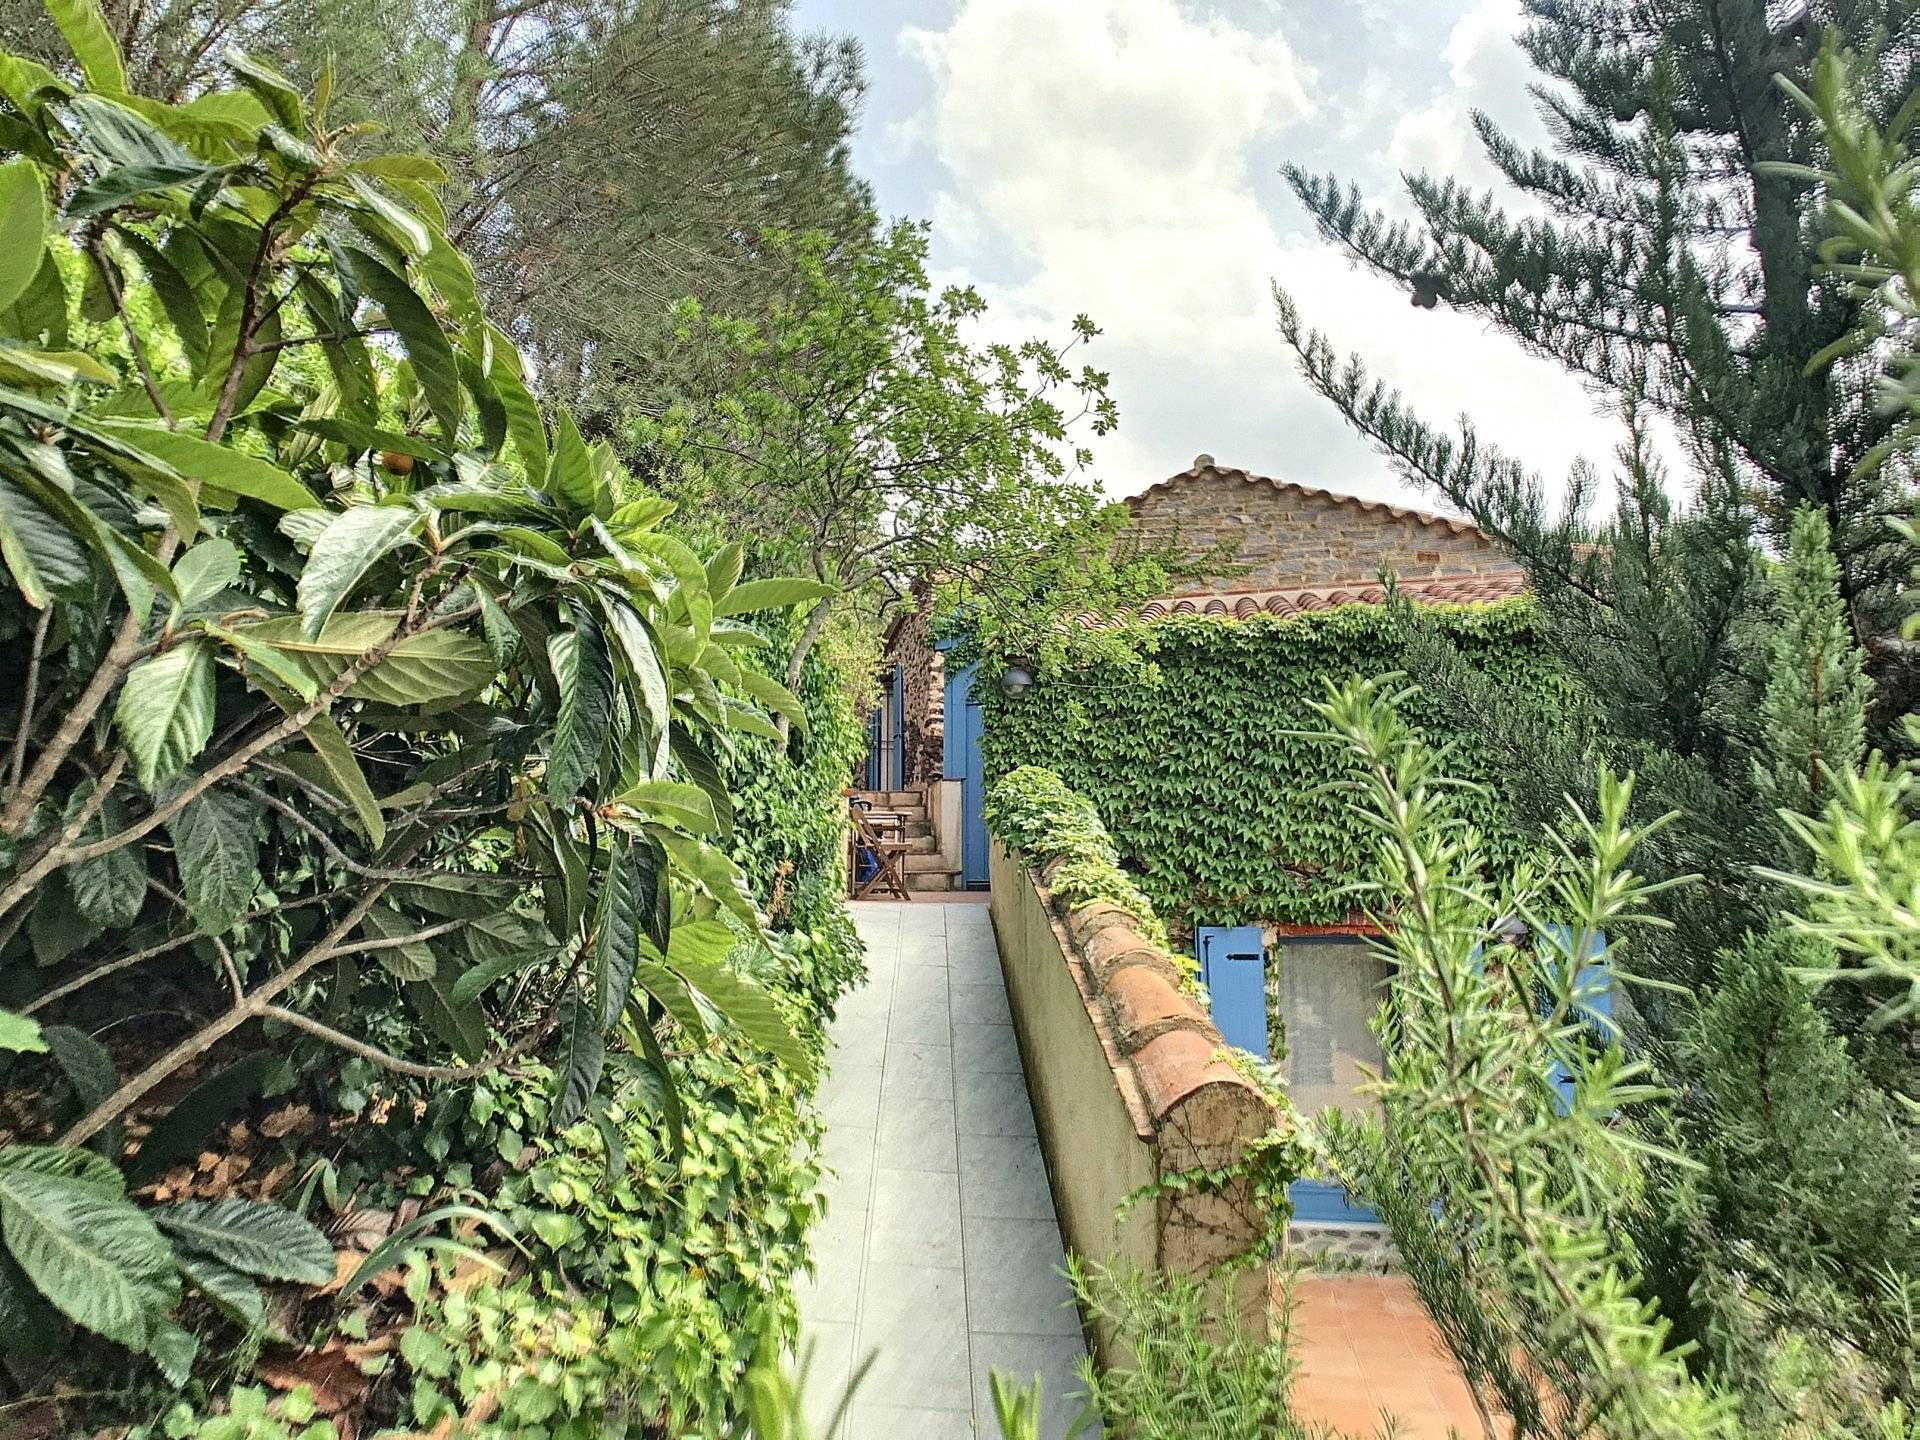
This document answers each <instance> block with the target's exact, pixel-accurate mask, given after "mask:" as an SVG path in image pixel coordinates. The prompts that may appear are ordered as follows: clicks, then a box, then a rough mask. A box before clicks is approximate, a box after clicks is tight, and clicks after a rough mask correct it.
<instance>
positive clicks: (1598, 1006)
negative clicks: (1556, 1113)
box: [1547, 925, 1613, 1112]
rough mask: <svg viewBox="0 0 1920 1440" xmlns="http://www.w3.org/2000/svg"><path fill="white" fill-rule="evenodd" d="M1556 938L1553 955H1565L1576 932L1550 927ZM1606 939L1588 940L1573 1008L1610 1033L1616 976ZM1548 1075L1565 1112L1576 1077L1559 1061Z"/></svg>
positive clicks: (1575, 983) (1599, 936) (1598, 936)
mask: <svg viewBox="0 0 1920 1440" xmlns="http://www.w3.org/2000/svg"><path fill="white" fill-rule="evenodd" d="M1547 928H1548V929H1549V930H1550V931H1551V932H1552V935H1553V939H1552V940H1551V941H1550V942H1548V943H1549V945H1550V947H1551V948H1550V954H1551V955H1565V954H1566V953H1567V952H1568V951H1569V950H1571V949H1572V948H1573V928H1572V927H1571V926H1568V925H1551V926H1548V927H1547ZM1606 955H1607V937H1606V936H1605V935H1604V934H1596V935H1590V936H1588V937H1587V953H1586V954H1585V955H1583V956H1581V957H1580V968H1579V969H1578V970H1577V971H1576V972H1575V973H1574V977H1573V994H1574V1007H1575V1008H1576V1009H1577V1010H1582V1011H1585V1012H1586V1014H1587V1015H1588V1016H1589V1017H1591V1018H1592V1019H1593V1020H1594V1021H1595V1022H1596V1028H1597V1029H1599V1030H1601V1031H1603V1032H1605V1033H1611V1031H1612V1028H1613V972H1612V970H1611V969H1610V968H1609V967H1608V965H1607V959H1606ZM1548 1075H1549V1076H1550V1078H1551V1079H1552V1080H1553V1088H1554V1089H1555V1090H1556V1091H1558V1092H1559V1095H1560V1108H1561V1110H1562V1112H1564V1111H1566V1110H1568V1109H1570V1108H1572V1105H1573V1076H1571V1075H1570V1074H1568V1073H1567V1067H1566V1066H1564V1065H1562V1064H1561V1063H1560V1062H1559V1061H1558V1060H1555V1061H1554V1062H1553V1065H1552V1068H1551V1069H1550V1070H1549V1071H1548Z"/></svg>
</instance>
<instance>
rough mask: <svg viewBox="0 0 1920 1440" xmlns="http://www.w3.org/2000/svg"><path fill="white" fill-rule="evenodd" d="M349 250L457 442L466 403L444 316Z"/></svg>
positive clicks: (445, 430) (450, 439)
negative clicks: (443, 326)
mask: <svg viewBox="0 0 1920 1440" xmlns="http://www.w3.org/2000/svg"><path fill="white" fill-rule="evenodd" d="M367 188H369V189H371V188H372V187H371V186H369V187H367ZM415 223H416V224H417V223H418V222H417V221H416V222H415ZM346 253H347V255H348V257H349V258H350V259H351V261H352V263H353V269H354V274H355V275H356V276H357V277H358V279H359V281H360V284H361V285H362V287H364V288H365V290H366V292H367V294H368V296H369V297H371V298H372V299H373V301H374V303H376V304H377V305H379V307H380V308H381V309H382V310H383V311H385V312H386V316H387V323H388V324H389V325H391V326H392V327H393V329H394V331H395V333H396V334H398V335H399V337H400V348H401V349H402V350H404V351H406V352H407V360H408V362H409V363H411V364H412V366H413V373H414V378H415V379H417V380H418V381H419V382H420V389H421V391H422V393H424V394H425V395H426V397H427V408H428V409H430V410H432V411H433V418H434V419H435V421H437V422H438V423H439V426H440V433H441V435H442V436H444V437H445V439H446V442H447V444H448V445H450V446H451V445H454V444H457V443H458V442H459V439H460V415H461V408H462V401H461V391H460V367H459V365H458V363H457V362H456V361H455V360H454V356H453V347H452V346H451V345H449V344H448V343H447V337H446V334H445V332H444V331H442V330H441V328H440V322H439V321H438V320H436V319H434V318H433V312H432V311H431V310H429V309H428V308H427V302H426V301H424V300H422V299H421V298H420V297H419V296H418V295H417V294H415V293H414V290H413V287H412V286H411V285H409V284H407V282H406V281H405V280H402V279H401V278H400V277H399V276H398V275H396V274H394V273H393V271H391V270H389V269H388V268H387V267H386V266H385V265H382V264H381V263H380V262H379V261H378V260H376V259H374V258H373V256H371V255H369V254H367V252H366V251H364V250H353V249H349V250H348V251H347V252H346Z"/></svg>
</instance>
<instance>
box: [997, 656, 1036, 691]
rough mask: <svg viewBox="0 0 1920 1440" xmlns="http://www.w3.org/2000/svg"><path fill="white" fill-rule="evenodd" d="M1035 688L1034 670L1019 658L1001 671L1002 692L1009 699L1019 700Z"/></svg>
mask: <svg viewBox="0 0 1920 1440" xmlns="http://www.w3.org/2000/svg"><path fill="white" fill-rule="evenodd" d="M1032 688H1033V671H1031V670H1029V669H1028V668H1027V667H1026V666H1025V665H1023V664H1021V663H1020V662H1019V661H1018V660H1016V661H1014V662H1013V663H1012V664H1011V665H1009V666H1007V668H1006V669H1004V670H1002V671H1001V672H1000V693H1001V694H1002V695H1005V696H1006V697H1007V698H1008V699H1009V700H1018V699H1019V698H1020V697H1021V696H1022V695H1024V694H1026V693H1027V691H1029V690H1031V689H1032Z"/></svg>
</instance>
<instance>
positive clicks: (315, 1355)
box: [254, 1341, 372, 1415]
mask: <svg viewBox="0 0 1920 1440" xmlns="http://www.w3.org/2000/svg"><path fill="white" fill-rule="evenodd" d="M254 1373H255V1374H256V1375H258V1376H259V1377H260V1378H261V1379H262V1380H264V1381H266V1382H267V1384H269V1385H271V1386H272V1387H273V1388H274V1389H276V1390H295V1389H298V1388H299V1387H300V1386H302V1385H305V1386H306V1387H307V1389H308V1390H310V1391H311V1392H312V1393H313V1405H314V1408H315V1409H316V1410H318V1411H319V1412H320V1413H321V1414H322V1415H338V1414H340V1413H341V1412H342V1411H343V1410H348V1409H353V1408H357V1407H358V1406H359V1405H360V1403H361V1402H362V1401H363V1400H365V1399H366V1398H367V1390H368V1389H369V1387H370V1385H371V1383H372V1382H371V1381H369V1380H368V1379H367V1376H366V1375H365V1373H364V1372H362V1370H361V1369H360V1367H359V1366H358V1365H357V1364H355V1363H354V1359H353V1356H351V1355H349V1354H348V1353H347V1349H346V1347H345V1346H344V1345H342V1344H340V1343H339V1342H338V1341H329V1342H328V1343H327V1344H325V1345H322V1346H321V1347H320V1348H319V1349H317V1350H303V1351H301V1352H300V1353H299V1354H297V1355H262V1356H261V1357H260V1361H259V1363H258V1364H257V1365H255V1366H254Z"/></svg>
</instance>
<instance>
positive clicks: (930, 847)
mask: <svg viewBox="0 0 1920 1440" xmlns="http://www.w3.org/2000/svg"><path fill="white" fill-rule="evenodd" d="M939 849H940V842H939V840H938V839H936V838H935V837H934V836H933V834H932V833H931V832H929V833H927V834H925V835H909V836H907V854H909V855H932V854H936V853H937V852H938V851H939Z"/></svg>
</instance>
